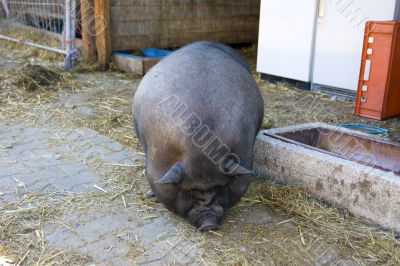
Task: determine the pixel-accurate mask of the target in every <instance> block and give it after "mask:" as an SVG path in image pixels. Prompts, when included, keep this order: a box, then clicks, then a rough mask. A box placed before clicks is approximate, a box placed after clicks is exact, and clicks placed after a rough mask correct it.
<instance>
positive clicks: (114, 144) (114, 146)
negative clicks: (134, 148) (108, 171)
mask: <svg viewBox="0 0 400 266" xmlns="http://www.w3.org/2000/svg"><path fill="white" fill-rule="evenodd" d="M102 146H103V147H105V148H107V149H109V150H110V151H112V152H120V151H122V150H123V149H124V146H122V145H121V144H120V143H118V142H110V143H105V144H102Z"/></svg>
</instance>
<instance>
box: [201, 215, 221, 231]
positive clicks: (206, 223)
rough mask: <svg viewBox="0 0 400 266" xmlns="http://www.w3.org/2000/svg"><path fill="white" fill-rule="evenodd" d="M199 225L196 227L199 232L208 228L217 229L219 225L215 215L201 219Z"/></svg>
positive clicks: (208, 229)
mask: <svg viewBox="0 0 400 266" xmlns="http://www.w3.org/2000/svg"><path fill="white" fill-rule="evenodd" d="M199 224H200V226H199V227H198V228H197V230H198V231H200V232H205V231H210V230H218V229H219V225H218V221H217V218H216V217H213V216H210V217H207V218H206V219H204V220H202V221H201V222H200V223H199Z"/></svg>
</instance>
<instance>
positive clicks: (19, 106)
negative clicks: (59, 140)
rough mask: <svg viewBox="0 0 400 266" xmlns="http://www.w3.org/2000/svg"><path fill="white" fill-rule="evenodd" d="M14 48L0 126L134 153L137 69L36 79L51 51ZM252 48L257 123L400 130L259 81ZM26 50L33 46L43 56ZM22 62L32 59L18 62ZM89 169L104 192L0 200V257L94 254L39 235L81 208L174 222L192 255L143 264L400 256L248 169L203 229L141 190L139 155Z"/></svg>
mask: <svg viewBox="0 0 400 266" xmlns="http://www.w3.org/2000/svg"><path fill="white" fill-rule="evenodd" d="M2 45H4V44H2ZM18 49H25V48H23V47H21V46H9V47H7V49H0V82H1V85H2V87H1V88H0V109H1V111H0V125H2V126H7V125H13V124H15V123H21V122H24V123H27V124H29V125H35V126H37V127H46V126H50V125H51V126H53V127H68V128H79V127H87V128H90V129H92V130H95V131H97V132H99V133H100V134H103V135H105V136H109V137H111V138H112V139H115V140H117V141H118V142H119V143H121V144H122V145H123V146H125V147H129V148H132V149H134V150H135V151H137V152H138V153H140V151H141V148H140V145H139V143H138V140H137V138H136V137H135V136H134V134H133V130H132V121H131V113H130V110H131V99H132V96H133V95H134V92H135V89H136V88H137V86H138V84H139V83H140V80H141V78H140V77H137V76H133V75H130V74H125V73H120V72H118V71H108V72H98V71H95V70H94V69H95V68H94V67H93V66H84V65H80V66H78V67H76V68H75V69H74V70H73V71H72V72H71V73H66V72H64V71H62V70H60V69H58V68H55V70H54V71H55V72H56V73H58V74H59V75H61V78H60V80H57V81H54V84H53V83H50V84H45V85H40V84H39V85H38V84H36V83H37V80H36V79H35V77H33V76H29V73H28V72H27V71H26V69H27V68H28V69H30V68H32V65H36V64H39V65H44V66H46V69H52V67H49V66H52V63H51V60H54V58H53V57H51V58H50V59H51V60H48V58H46V55H39V54H38V52H32V53H31V54H30V53H27V52H25V53H24V54H23V55H22V56H19V55H18V52H17V51H18ZM35 51H36V50H35ZM255 51H256V49H255V47H254V46H253V47H245V48H242V49H241V50H240V52H241V53H242V54H243V55H244V56H245V58H246V59H247V60H248V62H249V64H250V65H251V67H252V68H253V71H254V77H255V79H256V81H257V83H258V85H259V87H260V89H261V91H262V94H263V98H264V101H265V119H264V123H263V127H264V128H270V127H280V126H285V125H292V124H298V123H306V122H317V121H320V122H327V123H334V124H339V123H340V124H341V123H363V124H371V125H376V126H380V127H384V128H387V129H389V130H390V136H391V138H397V137H400V118H394V119H389V120H386V121H375V120H371V119H365V118H360V117H356V116H354V115H353V114H352V110H353V103H352V102H350V101H345V100H336V99H332V98H331V97H329V96H325V95H322V94H313V93H310V92H307V91H303V90H299V89H297V88H293V87H291V86H290V85H288V84H271V83H268V82H265V81H262V80H260V79H259V77H258V74H257V73H255V58H256V55H255ZM11 54H12V56H10V55H11ZM32 55H39V56H40V57H39V58H41V59H35V57H32ZM27 64H31V65H28V67H26V65H27ZM53 65H54V63H53ZM27 73H28V74H27ZM51 76H52V77H54V75H51ZM32 80H33V81H34V82H33V84H32V83H31V81H32ZM27 84H28V85H29V86H28V85H27ZM36 85H38V86H37V87H35V86H36ZM31 86H33V87H31ZM27 87H29V88H30V89H29V90H27ZM89 167H90V164H89ZM96 171H97V173H98V175H99V176H101V177H102V178H103V182H104V186H103V188H104V189H105V190H107V191H109V192H110V193H112V194H110V193H108V194H104V193H101V192H99V193H97V192H90V193H84V194H79V195H76V194H73V195H72V194H68V196H66V197H62V198H61V199H60V197H59V196H58V195H54V194H50V193H49V194H38V193H36V194H28V195H26V196H25V198H23V199H20V200H19V201H15V202H8V203H7V204H3V205H0V258H1V257H2V256H4V257H9V258H11V259H12V260H13V261H14V262H22V265H31V264H38V265H54V264H57V265H58V264H63V265H71V264H74V265H88V264H91V263H93V262H96V258H93V257H92V256H90V254H88V253H87V252H86V253H85V252H82V250H76V249H73V248H71V249H65V250H64V249H63V248H60V247H57V245H56V244H55V240H54V239H53V240H52V239H50V238H46V237H45V236H44V235H45V234H44V233H43V232H44V231H45V232H47V231H46V230H47V229H48V228H49V227H50V228H51V224H54V223H56V222H57V223H58V224H59V222H60V221H61V222H62V224H64V225H65V227H68V228H69V227H70V226H71V225H73V224H74V222H75V223H76V221H77V219H80V218H79V217H82V216H85V215H89V214H93V215H98V216H102V215H109V213H110V212H112V213H114V214H118V213H139V214H137V216H136V217H135V219H137V220H139V222H140V223H142V224H144V225H146V224H148V223H149V220H157V219H158V218H159V217H162V219H164V220H165V223H168V224H169V226H171V227H172V228H173V229H174V235H175V236H178V237H179V239H181V240H182V241H184V243H186V244H185V247H181V248H180V249H179V250H178V251H177V252H178V253H180V254H181V256H184V257H185V256H186V257H190V260H187V261H186V260H174V259H170V260H167V259H165V258H166V257H164V256H161V257H160V258H158V259H156V260H154V261H152V260H147V261H146V260H145V261H144V263H143V264H152V265H160V264H165V265H176V264H178V265H180V264H193V265H377V264H382V265H383V264H385V265H398V264H400V246H399V241H398V238H396V237H398V236H396V234H395V233H394V232H388V231H385V230H381V229H380V228H377V227H374V226H369V225H365V224H363V223H361V222H360V221H358V220H357V219H355V218H353V217H351V216H350V215H349V214H348V213H347V212H346V211H345V210H344V209H342V208H340V206H329V205H327V204H326V203H324V202H321V201H319V200H318V199H316V198H315V197H313V196H312V195H309V194H308V193H307V192H306V191H304V190H302V189H299V188H295V187H290V186H282V185H279V184H275V183H274V182H273V181H271V180H261V179H260V178H257V177H255V180H254V182H253V183H252V185H251V187H250V189H249V192H248V193H247V194H246V195H245V197H244V198H243V199H242V201H241V202H240V203H239V204H238V205H236V206H235V207H234V208H232V209H231V210H230V211H229V212H228V214H227V216H226V218H225V220H224V222H223V225H222V228H221V230H219V231H217V232H209V233H203V234H202V233H198V232H196V231H195V229H194V228H193V227H192V226H191V225H188V224H187V223H186V222H185V221H184V220H183V219H181V218H179V217H177V216H175V215H174V214H171V213H170V212H168V211H166V210H165V208H164V207H163V206H162V205H161V204H160V203H158V202H157V201H154V200H151V199H147V198H146V197H145V194H146V192H147V190H148V189H149V187H148V185H147V183H146V180H145V176H144V174H143V163H142V164H141V165H139V166H135V167H129V166H128V167H127V166H126V165H112V166H104V167H101V168H98V169H96ZM0 191H1V188H0ZM0 197H1V194H0ZM121 199H122V200H123V202H124V204H122V201H121ZM26 202H29V204H30V206H33V211H29V212H23V213H15V212H13V211H10V210H14V209H15V208H16V207H21V206H25V205H24V204H26ZM126 202H128V204H126ZM37 210H40V212H37ZM116 219H117V218H116ZM164 220H163V221H164ZM121 223H123V221H121ZM150 224H151V223H150ZM156 226H157V224H153V226H150V227H148V229H145V228H144V229H143V230H148V231H150V232H148V233H149V235H151V234H150V233H151V231H152V230H155V231H157V228H156ZM53 229H54V228H53ZM43 230H44V231H43ZM138 230H139V229H138ZM40 232H42V233H40ZM27 242H29V245H27V244H26V243H27ZM157 244H158V243H156V242H151V241H150V243H147V244H146V246H145V245H144V244H143V246H141V244H140V242H134V243H133V242H131V243H130V244H129V252H128V253H127V254H125V255H124V260H125V262H126V261H128V262H131V263H132V264H139V263H138V262H139V261H140V260H141V259H143V256H144V255H143V254H144V253H146V252H150V251H151V250H152V249H157ZM189 247H190V249H189ZM149 250H150V251H149ZM182 254H183V255H182ZM142 262H143V260H142ZM0 264H1V262H0ZM106 264H107V263H106Z"/></svg>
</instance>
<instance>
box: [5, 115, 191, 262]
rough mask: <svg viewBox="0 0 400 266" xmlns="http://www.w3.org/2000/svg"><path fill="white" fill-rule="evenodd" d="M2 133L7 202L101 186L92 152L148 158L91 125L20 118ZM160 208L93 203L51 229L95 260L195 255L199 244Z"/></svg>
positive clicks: (57, 243)
mask: <svg viewBox="0 0 400 266" xmlns="http://www.w3.org/2000/svg"><path fill="white" fill-rule="evenodd" d="M0 140H1V141H0V148H1V150H0V169H2V170H1V173H0V189H1V190H0V195H1V196H0V204H1V205H3V204H6V203H9V202H13V201H16V200H19V199H21V198H23V197H24V195H27V194H29V193H33V192H41V193H42V192H45V193H51V192H68V193H78V194H79V193H85V192H90V191H94V190H96V189H100V190H101V189H102V180H101V178H100V177H99V176H98V175H97V174H96V171H94V170H92V169H90V167H87V160H89V159H90V158H91V157H92V156H97V157H100V158H101V159H102V161H103V162H104V163H108V164H122V165H132V164H134V163H135V162H137V161H143V155H142V154H140V153H138V152H135V151H133V150H132V149H129V148H125V147H124V146H122V145H121V144H119V143H118V142H116V141H115V140H113V139H111V138H109V137H106V136H103V135H100V134H98V133H97V132H96V131H93V130H91V129H88V128H77V129H62V130H59V129H43V128H35V127H28V126H26V125H25V124H22V123H20V124H16V125H12V126H3V127H1V128H0ZM66 155H68V156H66ZM71 155H72V156H71ZM128 204H129V202H128ZM160 214H161V212H160V211H159V212H156V213H153V214H152V216H151V217H150V216H149V217H147V219H146V217H145V215H147V214H146V213H145V212H142V213H141V211H140V209H138V208H135V207H130V208H125V209H124V210H121V208H118V207H116V206H113V208H110V209H108V210H104V208H103V209H102V208H98V206H92V208H90V207H89V208H88V209H87V210H86V212H85V213H82V212H81V211H76V212H75V211H72V210H71V211H69V212H67V213H66V214H64V216H63V217H61V218H60V219H58V220H57V221H54V222H51V223H49V224H47V225H46V227H45V230H44V235H46V239H47V241H48V242H49V243H50V245H51V246H52V248H57V249H60V250H65V249H67V250H71V251H74V250H78V251H79V252H80V253H83V254H85V255H88V256H90V257H91V258H92V260H93V262H95V263H96V265H123V264H129V263H134V262H136V263H142V264H147V265H158V264H159V263H160V262H164V263H168V262H169V263H175V262H179V263H189V262H193V258H192V257H194V254H195V251H196V248H195V246H194V245H188V243H186V241H184V240H183V239H182V238H180V237H177V236H176V232H175V231H174V227H173V226H171V224H170V223H169V222H168V221H167V220H166V218H165V217H163V216H162V215H160ZM61 220H62V222H60V221H61ZM67 224H69V225H67Z"/></svg>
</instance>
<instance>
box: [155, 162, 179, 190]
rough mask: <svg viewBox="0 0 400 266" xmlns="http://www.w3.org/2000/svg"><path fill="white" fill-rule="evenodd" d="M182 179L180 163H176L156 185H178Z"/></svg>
mask: <svg viewBox="0 0 400 266" xmlns="http://www.w3.org/2000/svg"><path fill="white" fill-rule="evenodd" d="M182 179H183V167H182V164H181V162H180V161H177V162H176V163H175V164H174V165H173V166H172V167H171V169H169V171H168V172H167V173H166V174H165V175H164V176H163V177H161V178H160V179H159V180H158V181H157V182H156V183H158V184H178V183H180V182H181V181H182Z"/></svg>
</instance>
